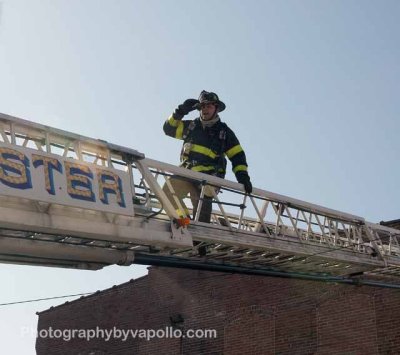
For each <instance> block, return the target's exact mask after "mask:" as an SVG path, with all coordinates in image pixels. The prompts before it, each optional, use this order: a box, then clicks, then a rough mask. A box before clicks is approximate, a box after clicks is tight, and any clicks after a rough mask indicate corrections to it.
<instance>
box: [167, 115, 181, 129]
mask: <svg viewBox="0 0 400 355" xmlns="http://www.w3.org/2000/svg"><path fill="white" fill-rule="evenodd" d="M179 122H181V120H176V119H175V118H174V116H172V115H171V116H169V118H168V123H169V125H170V126H172V127H178V125H179Z"/></svg>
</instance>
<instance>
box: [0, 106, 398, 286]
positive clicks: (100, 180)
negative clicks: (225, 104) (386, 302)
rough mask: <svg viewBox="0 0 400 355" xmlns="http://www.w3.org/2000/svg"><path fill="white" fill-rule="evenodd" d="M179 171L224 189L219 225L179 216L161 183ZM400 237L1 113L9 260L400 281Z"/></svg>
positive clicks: (0, 204) (3, 230)
mask: <svg viewBox="0 0 400 355" xmlns="http://www.w3.org/2000/svg"><path fill="white" fill-rule="evenodd" d="M171 176H175V177H179V178H181V179H188V180H190V181H196V182H198V183H199V184H201V186H202V188H203V189H204V188H205V186H206V185H207V184H208V185H213V186H215V187H218V188H219V189H220V190H221V191H223V194H219V195H215V196H214V206H215V209H214V210H213V211H212V221H211V223H210V224H207V223H202V222H199V221H198V220H197V218H193V219H192V220H191V221H190V223H189V225H186V224H185V223H181V222H182V221H181V219H180V216H178V214H177V212H176V211H175V209H174V207H173V204H172V203H171V201H170V200H169V199H168V198H167V196H166V195H165V193H164V191H163V185H164V184H167V186H168V179H169V177H171ZM172 192H173V191H172ZM201 196H202V195H201ZM187 203H188V207H189V208H190V202H189V201H188V202H187ZM197 217H198V216H197ZM399 235H400V231H399V230H398V229H395V228H392V227H390V226H385V225H381V224H376V223H371V222H368V221H366V220H365V219H364V218H362V217H360V216H356V215H352V214H349V213H345V212H341V211H337V210H333V209H329V208H326V207H323V206H319V205H316V204H312V203H308V202H305V201H301V200H298V199H294V198H290V197H287V196H284V195H279V194H275V193H272V192H269V191H265V190H262V189H259V188H254V189H253V192H252V194H251V195H247V194H245V192H244V190H243V186H242V185H241V184H238V183H236V182H232V181H228V180H225V179H221V178H218V177H215V176H210V175H206V174H202V173H199V172H194V171H190V170H187V169H183V168H180V167H177V166H174V165H171V164H167V163H163V162H160V161H156V160H152V159H149V158H147V157H145V155H144V154H142V153H140V152H139V151H137V150H134V149H130V148H126V147H122V146H119V145H115V144H112V143H108V142H106V141H103V140H99V139H93V138H89V137H84V136H81V135H77V134H74V133H70V132H67V131H63V130H59V129H55V128H52V127H48V126H45V125H41V124H37V123H34V122H30V121H27V120H23V119H20V118H16V117H12V116H9V115H6V114H0V262H3V263H14V264H26V265H41V266H54V267H68V268H80V269H92V270H97V269H100V268H102V267H104V266H107V265H112V264H119V265H130V264H132V263H154V264H160V265H161V264H163V263H164V262H165V264H168V263H172V264H177V265H181V266H182V267H185V265H186V266H187V267H195V266H196V265H198V266H199V267H204V265H208V267H209V268H212V267H213V265H214V267H215V268H216V269H217V268H218V269H219V270H220V269H221V268H223V267H227V268H228V267H229V268H230V269H231V270H233V269H235V268H242V270H244V269H246V270H255V271H257V272H261V271H263V270H264V271H266V272H267V271H270V272H272V271H274V272H279V273H282V272H283V273H285V272H286V273H290V272H292V273H296V274H299V273H302V274H304V275H314V276H315V275H316V276H315V277H321V276H324V275H325V276H327V277H334V278H338V277H346V278H348V277H350V276H351V275H360V274H362V275H364V276H365V275H366V276H370V277H381V278H384V279H392V278H393V277H396V276H397V277H400V246H399ZM199 251H206V252H205V253H202V252H200V253H199ZM349 275H350V276H349Z"/></svg>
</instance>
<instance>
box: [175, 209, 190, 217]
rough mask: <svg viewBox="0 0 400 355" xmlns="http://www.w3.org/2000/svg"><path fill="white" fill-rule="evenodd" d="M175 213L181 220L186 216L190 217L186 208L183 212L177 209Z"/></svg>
mask: <svg viewBox="0 0 400 355" xmlns="http://www.w3.org/2000/svg"><path fill="white" fill-rule="evenodd" d="M176 213H177V214H178V216H179V217H181V218H183V217H186V216H190V213H189V210H188V209H187V208H184V211H182V210H180V209H177V210H176Z"/></svg>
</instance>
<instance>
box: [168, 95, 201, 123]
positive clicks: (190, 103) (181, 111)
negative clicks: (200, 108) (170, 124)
mask: <svg viewBox="0 0 400 355" xmlns="http://www.w3.org/2000/svg"><path fill="white" fill-rule="evenodd" d="M198 103H199V100H196V99H187V100H185V102H184V103H183V104H180V105H179V106H178V107H177V108H176V109H175V111H174V113H173V116H174V118H175V119H176V120H181V119H182V118H183V116H186V115H187V114H188V113H189V112H192V111H194V110H195V109H196V107H194V106H195V105H197V104H198Z"/></svg>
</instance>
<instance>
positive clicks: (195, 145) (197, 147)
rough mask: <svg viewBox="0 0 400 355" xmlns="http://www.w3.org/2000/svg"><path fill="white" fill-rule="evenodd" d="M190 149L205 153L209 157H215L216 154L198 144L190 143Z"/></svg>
mask: <svg viewBox="0 0 400 355" xmlns="http://www.w3.org/2000/svg"><path fill="white" fill-rule="evenodd" d="M190 151H191V152H195V153H200V154H203V155H206V156H208V157H210V158H211V159H215V158H216V157H217V154H215V153H214V152H213V151H212V150H211V149H209V148H206V147H203V146H202V145H198V144H192V146H191V148H190Z"/></svg>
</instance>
